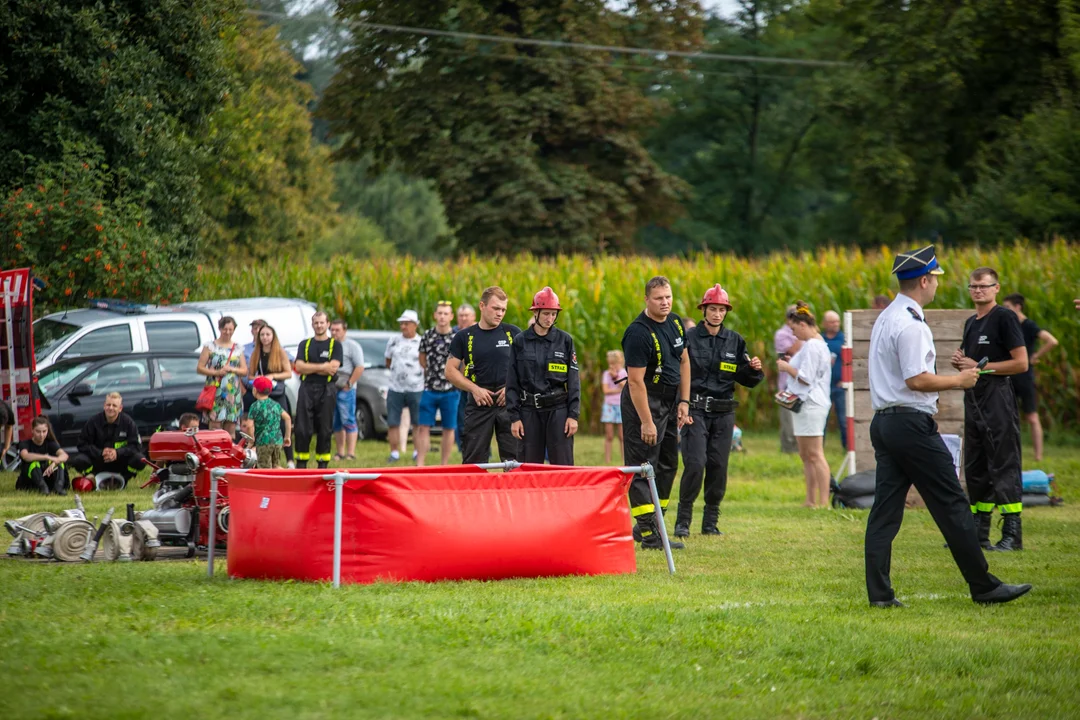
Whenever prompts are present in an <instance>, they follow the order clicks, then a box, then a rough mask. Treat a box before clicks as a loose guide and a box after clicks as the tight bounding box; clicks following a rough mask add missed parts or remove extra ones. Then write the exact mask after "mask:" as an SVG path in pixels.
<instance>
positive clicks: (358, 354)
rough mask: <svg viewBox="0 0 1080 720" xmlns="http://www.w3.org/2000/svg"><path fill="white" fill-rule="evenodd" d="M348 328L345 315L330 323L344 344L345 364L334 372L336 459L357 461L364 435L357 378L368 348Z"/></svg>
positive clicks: (332, 330)
mask: <svg viewBox="0 0 1080 720" xmlns="http://www.w3.org/2000/svg"><path fill="white" fill-rule="evenodd" d="M348 329H349V326H348V325H347V324H346V323H345V321H344V320H342V319H341V318H338V319H337V320H334V322H332V323H330V334H331V335H332V336H333V337H334V339H335V340H337V342H338V343H340V344H341V367H339V368H338V371H337V373H335V375H334V387H336V388H337V401H336V404H335V406H334V444H335V445H337V455H335V456H334V459H335V460H345V459H349V460H355V459H356V440H357V438H358V437H359V435H360V432H359V429H358V428H357V426H356V381H357V380H359V379H360V376H361V375H363V373H364V349H363V348H362V347H360V343H358V342H356V341H355V340H350V339H349V336H348V335H346V334H345V331H346V330H348Z"/></svg>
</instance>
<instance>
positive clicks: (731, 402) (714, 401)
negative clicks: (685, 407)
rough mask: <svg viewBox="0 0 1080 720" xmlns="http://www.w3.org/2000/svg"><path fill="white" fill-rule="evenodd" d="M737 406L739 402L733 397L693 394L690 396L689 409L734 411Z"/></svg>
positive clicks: (719, 411) (708, 411)
mask: <svg viewBox="0 0 1080 720" xmlns="http://www.w3.org/2000/svg"><path fill="white" fill-rule="evenodd" d="M737 407H739V402H738V401H737V400H735V399H733V398H718V397H708V396H707V395H695V396H693V397H692V398H690V409H691V410H702V411H704V412H707V413H710V412H718V413H726V412H732V411H734V410H735V408H737Z"/></svg>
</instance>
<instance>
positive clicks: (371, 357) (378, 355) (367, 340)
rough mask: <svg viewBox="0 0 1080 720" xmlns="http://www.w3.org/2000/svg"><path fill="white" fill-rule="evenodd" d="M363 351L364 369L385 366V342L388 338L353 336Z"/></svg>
mask: <svg viewBox="0 0 1080 720" xmlns="http://www.w3.org/2000/svg"><path fill="white" fill-rule="evenodd" d="M353 340H356V342H358V343H360V348H361V349H362V350H363V351H364V369H365V370H366V369H369V368H384V367H386V343H387V341H388V340H389V338H378V337H362V338H359V339H357V338H353Z"/></svg>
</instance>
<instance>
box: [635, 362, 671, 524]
mask: <svg viewBox="0 0 1080 720" xmlns="http://www.w3.org/2000/svg"><path fill="white" fill-rule="evenodd" d="M646 390H647V392H648V397H649V412H650V413H652V420H653V424H654V425H656V444H655V445H646V444H645V442H644V441H643V440H642V439H641V416H639V415H638V413H637V409H636V408H635V407H634V401H633V400H632V399H631V398H630V387H629V382H628V383H627V384H626V386H625V387H623V390H622V397H621V402H622V421H623V456H624V457H625V458H626V464H627V465H640V464H642V463H645V462H647V463H650V464H652V466H653V470H654V472H655V473H656V491H657V494H658V495H659V496H660V509H661V510H662V511H663V510H666V509H667V506H668V498H669V497H671V487H672V486H673V485H674V484H675V473H676V472H678V469H679V421H678V402H677V401H678V398H679V387H678V385H659V386H656V387H655V388H654V387H648V386H646ZM629 494H630V515H631V516H633V518H634V519H635V520H637V522H638V525H640V526H641V533H642V536H646V537H647V536H648V535H650V534H652V532H653V531H654V530H655V529H656V517H655V514H654V513H655V512H656V507H655V506H654V505H653V500H652V495H651V494H650V493H649V482H648V480H646V479H645V478H643V477H639V476H635V477H634V479H633V480H632V481H631V482H630V493H629Z"/></svg>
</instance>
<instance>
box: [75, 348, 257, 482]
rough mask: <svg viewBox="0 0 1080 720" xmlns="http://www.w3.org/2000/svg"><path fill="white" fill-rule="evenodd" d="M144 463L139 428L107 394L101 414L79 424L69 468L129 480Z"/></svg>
mask: <svg viewBox="0 0 1080 720" xmlns="http://www.w3.org/2000/svg"><path fill="white" fill-rule="evenodd" d="M241 359H243V358H241ZM145 460H146V458H145V457H144V456H143V454H142V438H141V437H140V436H139V428H138V427H137V426H136V425H135V421H134V420H132V419H131V416H130V415H128V414H127V413H126V412H124V398H123V397H121V395H120V393H118V392H112V393H109V394H108V395H106V396H105V407H104V408H103V409H102V412H100V413H98V414H97V415H95V416H93V417H92V418H90V419H89V420H87V421H86V424H85V425H83V429H82V432H81V433H80V434H79V452H78V453H76V454H75V455H74V456H73V457H72V458H71V460H70V461H69V462H70V464H71V467H72V468H73V469H75V470H77V471H79V472H80V473H83V474H84V475H86V476H87V477H89V478H91V479H93V476H94V475H95V474H96V473H102V472H110V473H117V474H119V475H121V476H123V478H124V479H125V480H130V479H131V478H133V477H135V475H137V474H138V472H139V471H140V470H142V468H143V464H144V462H145Z"/></svg>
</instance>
